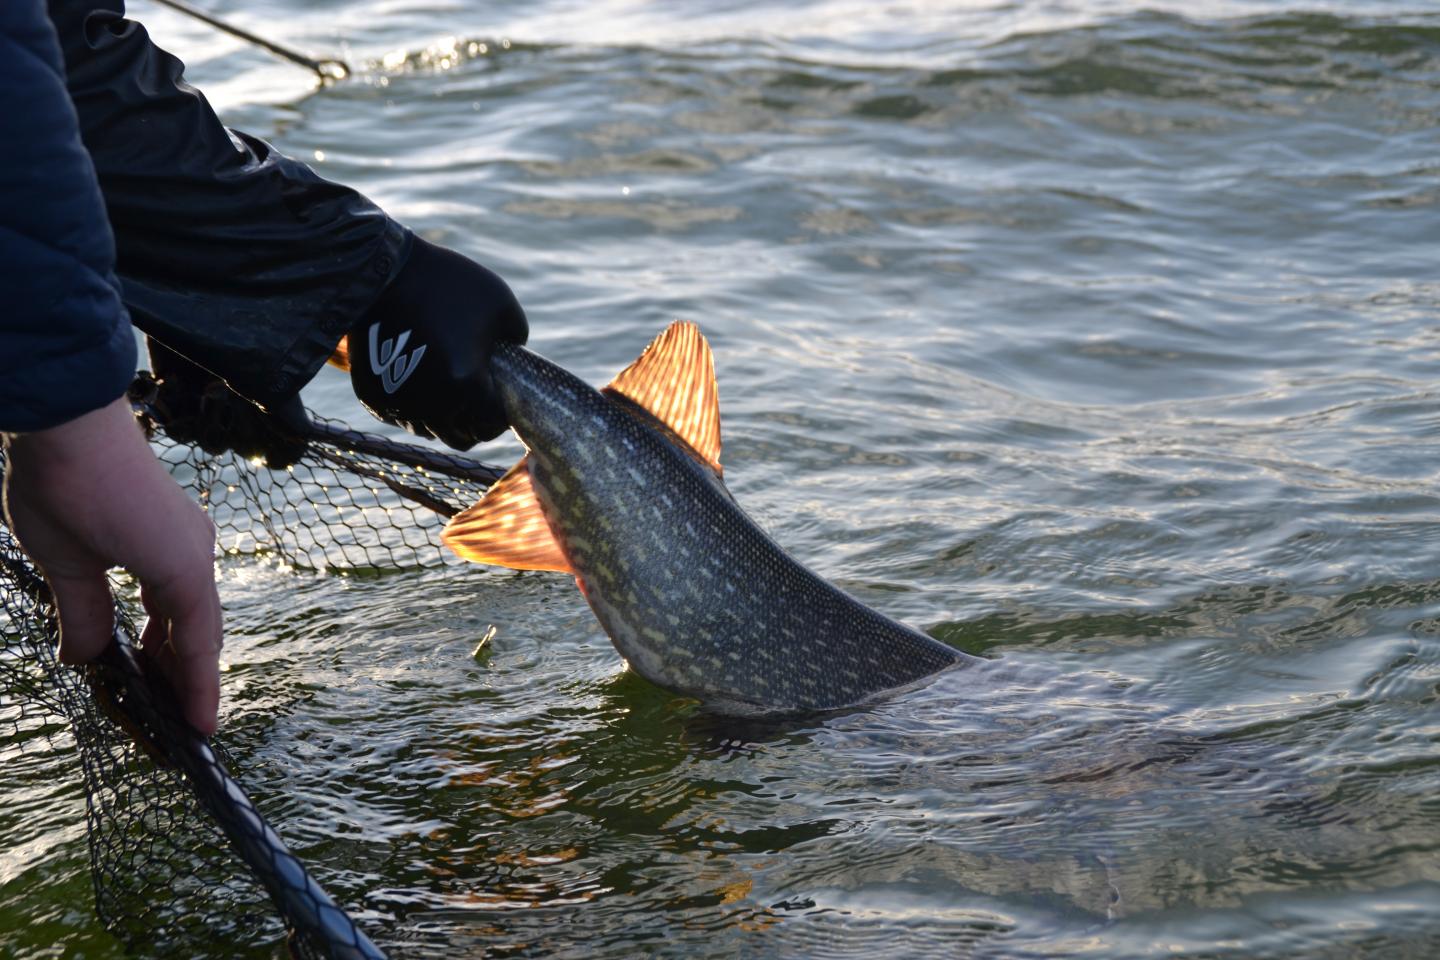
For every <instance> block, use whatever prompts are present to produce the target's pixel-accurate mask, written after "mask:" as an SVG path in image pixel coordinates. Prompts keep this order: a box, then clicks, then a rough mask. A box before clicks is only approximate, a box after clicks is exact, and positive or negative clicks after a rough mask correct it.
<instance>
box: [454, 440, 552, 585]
mask: <svg viewBox="0 0 1440 960" xmlns="http://www.w3.org/2000/svg"><path fill="white" fill-rule="evenodd" d="M529 460H530V458H529V456H525V457H522V458H521V460H520V462H519V463H517V464H515V466H513V467H511V468H510V472H509V473H507V474H505V476H503V477H501V478H500V479H499V480H497V481H495V483H493V484H491V486H490V489H489V490H487V491H485V496H483V497H481V498H480V499H479V500H478V501H477V502H476V503H475V505H474V506H472V507H470V508H469V509H467V510H463V511H461V512H460V513H457V514H456V515H455V516H453V517H451V518H450V522H449V523H447V524H445V529H444V530H442V531H440V542H441V543H443V544H445V546H447V547H449V548H450V549H451V550H453V551H455V553H456V555H458V556H460V557H462V558H464V559H466V560H472V561H474V562H475V563H493V564H495V565H497V566H501V567H510V568H512V569H515V570H558V571H561V572H562V573H573V572H574V571H573V570H571V569H570V561H569V560H567V559H565V554H564V552H563V551H562V550H561V549H560V544H559V543H557V542H556V541H555V534H554V533H552V532H551V531H550V524H549V522H548V521H547V520H546V519H545V514H544V512H543V511H542V510H541V509H540V500H539V499H538V498H537V497H536V496H535V488H534V486H532V485H531V483H530V464H529Z"/></svg>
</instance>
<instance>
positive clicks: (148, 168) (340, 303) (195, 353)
mask: <svg viewBox="0 0 1440 960" xmlns="http://www.w3.org/2000/svg"><path fill="white" fill-rule="evenodd" d="M49 10H50V16H51V18H52V19H53V20H54V22H55V26H56V29H57V31H58V33H59V36H60V43H61V47H62V49H63V51H64V56H65V65H66V70H67V74H68V83H69V89H70V96H71V98H72V99H73V101H74V103H75V107H76V110H77V111H78V113H79V117H80V131H81V136H82V137H83V138H84V141H85V146H86V147H87V148H89V150H90V154H91V156H92V157H93V158H94V162H95V168H96V172H97V173H98V175H99V179H100V189H101V191H102V192H103V194H104V197H105V205H106V208H107V209H108V211H109V214H110V222H111V225H112V226H113V228H114V231H115V243H116V250H117V254H118V260H117V265H118V271H119V275H120V280H121V284H122V290H123V293H124V299H125V304H126V306H128V307H129V308H130V313H131V318H132V319H133V320H134V322H135V325H136V326H138V327H140V328H141V329H142V330H144V331H145V332H146V333H147V334H149V335H150V336H152V337H154V338H155V339H157V340H159V341H160V342H161V343H163V344H165V345H166V346H167V347H169V348H170V349H172V350H174V351H175V352H176V353H179V354H181V355H182V356H184V357H186V358H188V359H190V360H192V361H194V362H195V363H197V364H199V365H200V366H202V367H204V368H205V369H207V370H209V371H211V372H212V373H214V374H216V375H217V376H219V377H220V378H221V379H223V380H224V381H225V382H226V383H227V384H228V385H229V386H230V388H231V389H233V390H235V391H236V392H237V393H240V394H241V395H243V396H245V397H248V398H250V399H251V400H254V401H256V402H257V403H260V404H261V405H263V406H266V407H271V406H274V405H276V404H278V403H281V402H283V401H284V400H286V399H288V398H289V397H291V396H293V395H294V394H295V393H296V392H297V391H298V390H299V389H300V388H301V387H302V386H303V385H304V384H305V383H306V382H307V381H308V380H309V379H310V378H311V377H313V376H314V375H315V372H316V371H317V370H319V368H320V367H321V365H322V364H323V363H324V362H325V359H326V358H327V357H328V356H329V355H330V353H331V351H332V350H333V349H334V347H335V345H336V343H337V342H338V341H339V339H340V337H341V336H342V335H343V334H345V333H346V332H347V331H348V330H349V328H350V327H351V325H353V324H354V323H355V321H356V320H357V319H358V318H359V317H360V316H361V315H362V314H363V313H364V312H365V310H366V309H367V308H368V307H369V306H370V304H371V303H372V302H373V301H374V300H375V298H376V297H377V296H378V295H379V293H380V291H381V290H382V289H383V288H384V287H385V285H386V284H387V283H389V281H390V280H391V279H392V278H393V276H394V275H395V273H396V272H397V271H398V270H399V268H400V266H401V265H402V264H403V263H404V260H405V257H406V256H407V255H408V252H409V247H410V241H411V238H410V234H409V232H408V231H406V230H405V228H404V227H402V226H400V224H398V223H396V222H395V221H394V220H391V219H390V218H389V217H388V216H386V215H385V213H384V212H382V211H381V210H380V209H379V208H378V207H376V206H375V205H374V204H373V203H371V202H370V201H369V200H367V199H366V198H365V197H363V196H361V195H360V194H359V193H356V192H355V191H354V190H351V189H349V188H347V187H343V186H340V185H338V184H334V183H330V182H328V181H326V180H323V179H321V178H320V177H318V176H316V175H315V173H314V172H312V171H311V170H310V168H309V167H307V166H305V165H304V164H302V163H299V162H297V161H295V160H291V159H290V158H288V157H285V156H283V155H281V154H280V153H279V152H277V151H276V150H275V149H274V148H273V147H271V146H270V145H269V144H267V143H265V142H264V141H262V140H258V139H256V138H254V137H250V136H247V135H245V134H243V133H234V132H231V131H229V130H227V129H226V128H225V126H224V125H223V124H221V122H220V120H219V118H218V117H216V115H215V112H214V111H213V110H212V109H211V108H210V105H209V104H208V103H207V102H206V101H205V98H204V97H203V96H201V94H200V93H199V92H198V91H196V90H195V89H194V88H192V87H190V86H189V85H188V84H186V83H185V81H184V79H183V78H182V72H183V70H184V66H183V64H181V63H180V61H179V60H177V59H175V58H174V57H172V56H170V55H169V54H168V53H166V52H164V51H163V50H161V49H160V48H158V47H156V46H155V44H154V43H152V42H151V40H150V37H149V35H148V34H147V33H146V31H145V28H144V27H142V26H140V25H139V24H138V23H135V22H133V21H130V20H126V19H125V18H124V12H125V11H124V0H49Z"/></svg>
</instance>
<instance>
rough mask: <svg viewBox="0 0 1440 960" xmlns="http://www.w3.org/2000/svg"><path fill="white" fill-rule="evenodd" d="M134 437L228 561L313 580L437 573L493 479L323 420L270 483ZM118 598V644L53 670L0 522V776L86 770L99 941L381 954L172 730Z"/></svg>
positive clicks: (196, 949) (223, 776)
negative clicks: (334, 574)
mask: <svg viewBox="0 0 1440 960" xmlns="http://www.w3.org/2000/svg"><path fill="white" fill-rule="evenodd" d="M142 422H144V423H145V424H146V426H147V429H148V430H149V431H150V432H151V435H152V443H153V444H154V446H155V449H156V453H157V454H158V455H159V456H160V458H161V459H162V460H163V461H164V462H165V463H166V464H167V465H168V466H169V467H170V469H171V471H172V473H173V474H174V475H175V477H176V478H177V479H178V480H179V481H180V482H181V483H182V484H184V485H186V486H187V487H188V488H189V489H190V490H191V492H192V493H193V495H194V496H195V498H196V499H197V500H198V501H199V502H200V503H201V504H202V505H203V506H204V507H205V508H206V509H207V510H208V511H209V513H210V515H211V517H212V519H213V520H214V522H215V525H216V531H217V540H218V543H219V547H220V549H221V551H222V552H224V553H226V554H261V555H269V556H274V557H278V558H280V559H282V560H283V561H285V562H286V563H289V564H291V565H293V566H296V567H303V568H308V569H317V570H319V569H334V568H346V569H394V568H397V567H416V566H428V565H435V564H440V563H445V562H447V558H446V555H445V554H444V553H442V551H441V548H440V547H439V543H438V537H437V534H438V532H439V530H440V527H441V526H442V525H443V524H444V521H445V519H446V518H447V517H448V516H450V515H452V514H454V513H455V512H457V511H458V510H460V509H463V508H464V507H465V506H468V505H469V504H470V503H473V502H474V500H475V499H477V498H478V497H479V496H480V494H481V493H482V492H483V491H484V489H485V487H486V486H487V485H488V484H489V483H490V482H491V481H492V480H494V479H495V478H496V477H498V476H499V473H500V471H497V470H495V469H494V468H492V467H488V466H486V465H484V464H481V463H478V462H476V461H473V460H470V459H468V458H464V457H456V456H451V455H447V454H443V453H440V452H438V451H435V450H431V449H428V448H424V447H419V446H415V445H410V444H404V443H397V442H395V441H390V440H386V439H384V438H379V437H373V436H369V435H366V434H362V433H358V432H355V431H352V430H349V429H347V428H345V427H343V426H341V425H339V424H336V423H333V422H330V421H324V420H320V419H318V418H316V419H315V421H314V432H313V434H312V435H311V436H309V437H308V440H309V444H308V447H307V450H306V452H305V454H304V455H303V456H302V457H301V458H300V459H299V460H298V461H297V462H296V463H294V464H293V465H292V466H290V467H288V468H286V469H284V470H270V469H267V468H265V467H263V466H260V465H259V464H257V463H254V462H249V461H246V460H244V459H242V458H240V457H237V456H236V455H234V454H231V453H221V454H211V453H206V452H204V451H203V450H200V449H199V448H197V447H192V446H188V445H185V444H180V443H176V442H174V441H173V440H170V439H169V438H168V437H166V435H165V434H164V429H163V424H161V423H159V422H158V421H157V420H156V419H155V417H154V415H153V411H149V412H148V415H146V416H142ZM3 470H4V459H3V454H0V475H3ZM115 587H116V590H115V593H116V595H117V597H119V598H120V599H119V601H118V603H117V610H118V614H119V615H118V618H117V626H116V631H115V633H116V636H115V643H113V644H112V645H111V648H110V649H109V651H108V652H107V653H106V654H105V655H103V656H102V657H101V658H99V659H98V660H97V661H96V662H95V663H93V664H91V665H89V666H87V667H85V668H72V667H66V666H63V665H61V664H60V663H59V662H58V661H57V659H56V656H55V651H56V642H57V637H58V633H57V624H56V618H55V612H54V608H53V606H52V604H51V602H50V598H49V594H48V590H47V588H46V586H45V584H44V582H43V580H42V579H41V578H40V576H39V575H38V573H37V572H36V570H35V568H34V567H33V566H32V565H31V564H30V562H29V560H28V559H27V558H26V557H25V555H24V554H23V553H22V552H21V551H20V549H19V547H18V545H17V544H16V543H15V541H14V539H13V538H12V537H11V536H10V533H9V531H8V530H7V529H5V528H4V526H3V525H0V763H3V764H4V767H5V769H7V770H8V771H12V773H16V774H18V775H24V771H26V770H27V769H28V768H27V767H26V765H25V763H24V761H25V760H26V759H27V756H29V755H33V754H35V753H37V752H43V751H57V750H59V751H64V750H70V751H73V752H74V754H76V755H77V756H78V759H79V766H80V769H81V771H82V776H83V781H84V783H83V787H84V793H85V799H86V837H87V841H88V848H89V857H90V871H91V876H92V879H93V881H94V890H95V907H96V912H97V914H98V916H99V917H100V919H101V921H102V922H103V924H104V925H105V927H106V928H107V929H108V930H110V931H111V932H112V933H113V934H114V935H115V936H116V937H117V938H118V939H119V941H120V942H121V943H122V944H123V945H124V946H125V948H126V949H127V951H129V952H132V953H138V954H143V955H146V956H166V957H170V956H196V955H200V954H202V953H210V954H212V955H213V953H214V952H215V951H216V944H217V943H224V942H225V939H226V936H227V934H234V935H235V936H237V937H240V936H243V939H244V940H245V941H246V942H254V940H255V939H256V938H257V936H258V938H259V939H261V940H266V939H268V937H267V933H273V938H274V940H276V941H279V940H281V939H282V938H283V939H284V940H285V942H286V944H287V946H288V948H289V951H290V953H291V954H292V955H293V956H297V957H304V958H308V957H334V958H364V957H380V956H383V954H381V952H380V951H379V950H378V949H377V948H376V947H375V946H374V945H373V944H371V942H370V941H369V940H368V939H367V938H366V936H365V934H364V933H363V932H362V931H361V930H360V929H359V927H358V926H357V925H356V924H355V922H354V921H353V920H352V919H351V918H350V917H349V916H348V915H347V914H346V913H345V911H344V910H343V909H342V907H341V906H338V905H337V904H336V903H335V902H334V901H332V900H331V898H330V897H329V896H328V895H327V894H326V893H325V892H324V891H323V890H322V889H321V887H320V886H319V885H318V884H317V883H316V882H315V880H314V879H312V877H311V876H310V873H309V871H308V870H307V869H306V868H305V866H304V865H303V864H302V863H301V862H300V860H299V859H297V858H296V857H295V856H293V855H292V854H291V853H289V851H288V850H286V848H285V846H284V844H283V842H282V841H281V839H280V837H279V836H278V835H277V834H276V833H275V831H274V830H273V829H272V828H271V827H270V825H269V824H268V823H267V822H266V821H265V818H264V817H263V816H262V815H261V813H260V812H259V811H258V810H257V809H256V807H255V805H254V804H253V803H252V802H251V801H250V799H249V797H248V796H247V795H246V792H245V790H244V789H243V786H242V785H241V784H240V783H239V782H238V781H237V780H236V779H235V778H234V777H233V776H232V775H231V772H230V771H232V770H233V769H235V764H234V762H233V760H232V758H231V755H230V753H229V752H228V751H227V749H226V746H225V739H224V736H223V734H222V735H219V736H217V737H215V738H213V739H211V740H209V741H207V740H204V739H202V738H200V737H198V736H197V735H195V734H194V732H193V731H192V730H191V729H190V728H189V727H188V726H187V725H185V724H184V722H183V721H182V720H180V719H179V715H178V713H177V712H176V710H175V708H174V706H173V700H172V698H171V697H170V696H168V693H167V691H166V689H165V688H164V683H163V680H160V679H158V675H157V671H153V670H152V671H147V670H145V669H144V665H143V662H142V661H143V656H144V655H143V653H141V652H140V651H139V645H138V632H137V630H136V626H135V620H134V614H133V611H134V610H135V609H138V607H137V606H136V604H135V602H134V596H133V588H132V587H131V586H130V585H127V584H125V583H124V582H122V581H119V580H117V581H116V583H115ZM42 766H43V764H42ZM51 775H53V773H52V774H51ZM7 844H8V839H0V853H3V852H4V847H5V846H6V845H7Z"/></svg>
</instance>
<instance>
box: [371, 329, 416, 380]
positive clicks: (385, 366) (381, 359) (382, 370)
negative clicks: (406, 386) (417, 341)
mask: <svg viewBox="0 0 1440 960" xmlns="http://www.w3.org/2000/svg"><path fill="white" fill-rule="evenodd" d="M409 339H410V331H409V330H406V331H405V332H404V333H402V334H400V336H399V337H397V338H395V339H394V340H393V341H392V340H386V341H385V342H384V343H379V340H380V324H378V323H372V324H371V325H370V369H371V370H372V371H374V373H375V376H377V377H379V378H380V385H381V386H383V387H384V388H385V392H386V393H394V392H395V391H396V390H399V389H400V385H401V384H403V383H404V382H405V381H406V380H408V379H410V374H412V373H414V372H415V368H416V367H418V366H419V365H420V358H421V357H423V356H425V346H424V345H423V344H422V345H420V346H418V347H416V348H415V349H414V350H412V351H411V352H410V353H403V352H402V351H403V350H404V349H405V341H407V340H409Z"/></svg>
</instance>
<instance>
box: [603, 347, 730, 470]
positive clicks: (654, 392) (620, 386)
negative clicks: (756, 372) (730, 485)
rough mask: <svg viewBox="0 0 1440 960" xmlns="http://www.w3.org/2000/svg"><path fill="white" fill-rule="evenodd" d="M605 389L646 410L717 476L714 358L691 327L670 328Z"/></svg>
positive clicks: (717, 413) (717, 404)
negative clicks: (709, 466)
mask: <svg viewBox="0 0 1440 960" xmlns="http://www.w3.org/2000/svg"><path fill="white" fill-rule="evenodd" d="M605 389H606V390H607V391H613V392H615V393H618V394H620V395H621V396H623V397H625V398H626V399H628V400H630V401H632V402H634V403H636V404H639V405H640V406H641V407H643V408H645V409H646V410H648V411H649V412H650V413H652V414H653V415H654V416H655V417H656V418H657V419H659V420H660V421H661V422H662V423H664V424H665V425H666V426H668V427H669V428H670V429H671V430H673V431H675V435H676V436H678V437H679V438H680V439H681V440H684V441H685V442H686V443H688V444H689V445H690V446H691V447H692V448H693V449H694V450H695V452H696V453H698V454H699V455H700V457H701V459H703V460H705V461H706V462H707V463H709V464H710V465H711V466H712V467H714V468H715V471H716V472H717V473H718V472H719V471H720V389H719V387H718V386H717V385H716V383H715V358H714V357H713V356H712V355H711V353H710V344H708V343H706V342H705V337H704V336H703V335H702V334H701V333H700V328H699V327H697V326H695V324H693V323H686V322H682V321H679V320H677V321H675V322H674V323H672V324H670V326H669V327H667V328H666V329H665V332H664V333H662V334H660V336H658V337H656V338H655V339H654V340H653V341H652V342H651V343H650V346H648V347H646V348H645V352H644V353H642V354H640V356H639V358H638V359H636V361H635V362H634V363H632V364H630V366H628V367H626V368H625V369H624V370H622V371H621V372H620V375H619V376H618V377H616V378H615V379H614V380H612V381H610V385H609V386H608V387H606V388H605Z"/></svg>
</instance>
